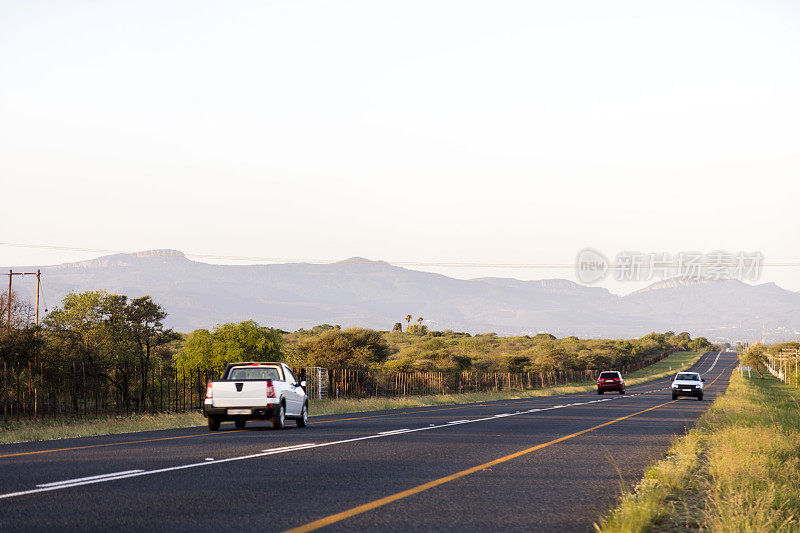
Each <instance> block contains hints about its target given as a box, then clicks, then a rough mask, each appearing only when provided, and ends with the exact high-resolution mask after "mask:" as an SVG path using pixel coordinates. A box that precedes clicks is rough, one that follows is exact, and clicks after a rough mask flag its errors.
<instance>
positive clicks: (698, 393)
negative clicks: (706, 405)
mask: <svg viewBox="0 0 800 533" xmlns="http://www.w3.org/2000/svg"><path fill="white" fill-rule="evenodd" d="M704 382H705V379H703V378H702V377H700V374H698V373H697V372H678V373H677V374H676V375H675V379H674V380H673V381H672V399H673V400H677V399H678V396H695V397H696V398H697V399H698V400H700V401H702V400H703V383H704Z"/></svg>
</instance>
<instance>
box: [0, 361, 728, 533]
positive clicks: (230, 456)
mask: <svg viewBox="0 0 800 533" xmlns="http://www.w3.org/2000/svg"><path fill="white" fill-rule="evenodd" d="M735 359H736V355H735V354H733V353H724V352H723V353H721V354H720V353H719V352H713V353H709V354H706V355H704V356H703V358H702V359H701V360H700V361H699V362H698V363H697V364H696V365H695V367H694V369H696V370H698V371H700V372H701V373H703V375H704V377H705V379H706V387H707V391H706V395H705V401H703V402H699V401H697V400H695V399H694V398H680V399H678V400H677V401H672V399H671V397H670V392H669V380H659V381H654V382H651V383H648V384H645V385H640V386H638V387H629V388H628V394H626V395H624V396H620V395H617V394H613V393H606V394H605V395H603V396H598V395H597V394H595V393H591V394H576V395H569V396H561V397H549V398H536V399H524V400H506V401H498V402H486V403H481V404H469V405H454V406H440V407H423V408H417V409H403V410H395V411H380V412H369V413H357V414H352V415H337V416H326V417H312V418H311V420H310V424H309V426H308V427H307V428H304V429H300V428H296V427H294V424H293V423H292V422H289V423H288V425H289V426H290V427H289V428H287V429H284V430H282V431H276V430H273V429H271V428H270V425H269V423H254V422H251V423H250V424H249V425H248V428H247V429H245V430H235V429H233V425H232V423H226V424H223V430H222V431H220V432H218V433H210V432H209V431H208V430H207V429H206V428H204V427H203V428H188V429H177V430H166V431H153V432H147V433H133V434H126V435H113V436H103V437H87V438H79V439H68V440H61V441H50V442H40V443H24V444H15V445H4V446H0V531H19V530H25V531H28V530H53V529H57V530H68V531H70V530H81V531H87V530H89V531H91V530H102V531H108V530H112V529H113V530H117V531H127V530H170V531H176V530H178V531H183V530H256V529H258V530H263V531H283V530H287V529H292V528H304V529H305V530H311V529H313V528H314V527H317V526H320V527H325V528H326V530H330V531H333V530H341V531H353V530H362V531H363V530H371V531H372V530H382V531H383V530H390V531H433V530H436V531H464V530H468V529H477V530H488V531H498V530H503V531H587V530H590V528H591V525H592V523H593V522H594V521H596V520H598V519H599V518H600V517H601V516H602V515H603V514H604V513H605V512H606V511H607V510H608V509H609V508H610V507H611V506H612V505H613V504H614V501H615V498H616V497H617V496H618V495H619V492H620V489H621V488H622V487H627V486H629V485H630V484H631V483H633V482H635V481H637V480H638V479H639V478H640V477H641V475H642V473H643V471H644V469H645V467H646V466H647V465H648V464H650V463H651V462H653V461H654V460H656V459H659V458H661V457H663V454H664V452H665V451H666V449H667V448H668V446H669V443H670V441H671V440H672V439H673V438H674V436H675V435H680V434H682V433H684V432H685V430H686V428H687V427H688V426H690V425H691V424H692V423H693V421H694V420H695V419H696V418H697V417H698V416H699V415H700V414H701V413H702V412H703V411H705V409H707V408H708V406H709V404H710V403H711V401H713V400H714V398H715V397H716V396H717V395H718V394H720V393H722V392H723V391H724V390H725V389H726V388H727V386H728V379H729V377H730V373H731V371H732V369H733V365H734V364H735ZM400 430H403V431H400ZM111 474H113V475H111ZM94 476H98V477H94ZM87 478H88V479H87ZM301 530H302V529H301Z"/></svg>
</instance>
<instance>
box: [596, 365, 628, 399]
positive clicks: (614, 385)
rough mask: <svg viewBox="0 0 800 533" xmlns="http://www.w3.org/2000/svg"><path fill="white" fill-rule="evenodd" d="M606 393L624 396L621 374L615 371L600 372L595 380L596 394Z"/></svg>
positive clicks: (623, 382) (623, 381)
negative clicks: (614, 392)
mask: <svg viewBox="0 0 800 533" xmlns="http://www.w3.org/2000/svg"><path fill="white" fill-rule="evenodd" d="M606 391H617V392H619V393H620V394H625V380H624V379H623V378H622V374H620V373H619V372H617V371H616V370H607V371H605V372H600V376H599V377H598V378H597V394H603V393H604V392H606Z"/></svg>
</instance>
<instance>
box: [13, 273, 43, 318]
mask: <svg viewBox="0 0 800 533" xmlns="http://www.w3.org/2000/svg"><path fill="white" fill-rule="evenodd" d="M25 275H28V276H36V325H37V326H38V325H39V288H40V285H41V281H42V271H41V270H37V271H36V272H14V271H13V270H11V269H9V270H8V296H7V298H6V304H8V321H7V322H6V327H7V328H8V331H11V279H12V278H13V277H14V276H25Z"/></svg>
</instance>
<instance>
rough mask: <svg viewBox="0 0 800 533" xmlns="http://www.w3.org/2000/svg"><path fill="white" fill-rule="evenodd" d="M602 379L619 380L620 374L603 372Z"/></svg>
mask: <svg viewBox="0 0 800 533" xmlns="http://www.w3.org/2000/svg"><path fill="white" fill-rule="evenodd" d="M600 379H619V374H617V373H616V372H603V373H601V374H600Z"/></svg>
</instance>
